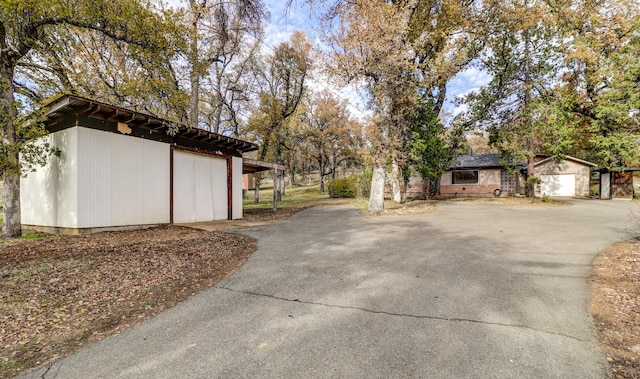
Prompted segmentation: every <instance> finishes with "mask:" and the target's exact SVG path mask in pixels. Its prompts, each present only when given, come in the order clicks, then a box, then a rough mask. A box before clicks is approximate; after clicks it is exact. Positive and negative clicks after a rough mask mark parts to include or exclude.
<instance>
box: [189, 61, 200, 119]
mask: <svg viewBox="0 0 640 379" xmlns="http://www.w3.org/2000/svg"><path fill="white" fill-rule="evenodd" d="M194 65H195V63H194ZM189 80H190V81H191V99H190V100H189V108H190V109H189V121H190V126H191V127H192V128H197V127H198V117H199V116H198V114H199V113H198V103H199V100H200V75H198V73H197V72H196V67H193V68H192V69H191V75H190V77H189Z"/></svg>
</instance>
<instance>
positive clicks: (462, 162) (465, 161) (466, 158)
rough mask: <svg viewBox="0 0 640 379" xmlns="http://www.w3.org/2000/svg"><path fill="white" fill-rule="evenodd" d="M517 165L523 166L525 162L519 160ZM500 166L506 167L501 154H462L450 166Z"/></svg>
mask: <svg viewBox="0 0 640 379" xmlns="http://www.w3.org/2000/svg"><path fill="white" fill-rule="evenodd" d="M516 166H518V167H519V166H523V163H522V162H519V163H517V164H516ZM500 167H505V162H503V161H501V160H500V154H478V155H460V156H459V157H458V158H456V159H455V160H454V161H453V163H451V165H450V166H449V168H450V169H465V168H500Z"/></svg>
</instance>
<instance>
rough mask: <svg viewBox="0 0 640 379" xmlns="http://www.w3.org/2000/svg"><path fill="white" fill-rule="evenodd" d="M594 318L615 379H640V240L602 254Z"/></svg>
mask: <svg viewBox="0 0 640 379" xmlns="http://www.w3.org/2000/svg"><path fill="white" fill-rule="evenodd" d="M591 294H592V299H591V315H592V316H593V322H594V325H595V327H596V330H597V331H598V341H599V343H600V346H601V347H602V349H603V350H604V351H605V352H606V354H607V360H608V361H609V365H610V366H611V370H612V371H613V377H614V378H634V379H638V378H640V240H632V241H627V242H622V243H619V244H617V245H615V246H613V247H611V248H609V249H608V250H606V251H604V252H603V253H601V254H600V255H599V256H598V257H597V258H596V259H595V261H594V263H593V271H592V273H591Z"/></svg>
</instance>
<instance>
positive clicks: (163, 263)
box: [0, 202, 640, 378]
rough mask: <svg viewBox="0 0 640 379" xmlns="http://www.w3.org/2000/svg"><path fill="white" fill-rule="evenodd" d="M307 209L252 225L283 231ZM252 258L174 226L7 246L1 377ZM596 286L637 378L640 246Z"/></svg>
mask: <svg viewBox="0 0 640 379" xmlns="http://www.w3.org/2000/svg"><path fill="white" fill-rule="evenodd" d="M506 204H509V203H508V202H507V203H506ZM518 205H521V202H518ZM304 208H306V207H299V208H289V209H283V210H279V211H277V212H264V211H257V210H256V211H253V213H254V214H248V215H247V216H248V219H249V220H252V221H256V220H259V221H266V222H277V221H279V220H282V219H285V218H287V217H288V216H290V215H291V214H293V213H295V212H297V211H299V210H301V209H304ZM431 211H433V204H432V203H430V202H413V204H412V203H409V204H408V205H407V206H405V207H399V208H397V209H396V210H393V209H391V210H387V211H385V212H384V215H394V214H413V213H420V212H431ZM254 249H255V241H253V240H251V239H250V238H248V237H245V236H243V235H240V234H229V233H223V232H207V231H201V230H193V229H188V228H183V227H177V226H165V227H159V228H153V229H147V230H139V231H131V232H113V233H99V234H94V235H87V236H77V237H49V238H47V239H42V240H36V241H12V242H2V241H0V378H10V377H13V376H16V375H18V374H20V373H22V372H24V371H27V370H29V369H31V368H35V367H38V366H42V365H44V364H46V363H48V362H51V361H54V360H57V359H59V358H61V357H63V356H66V355H68V354H70V353H72V352H73V351H75V350H78V349H79V348H81V347H82V346H85V345H87V344H89V343H92V342H95V341H97V340H99V339H101V338H104V337H106V336H109V335H113V334H117V333H118V332H120V331H122V330H123V329H125V328H127V327H129V326H131V325H133V324H135V323H138V322H140V321H142V320H144V319H146V318H149V317H151V316H153V315H155V314H157V313H159V312H161V311H162V310H164V309H166V308H169V307H171V306H173V305H175V304H177V303H179V302H181V301H183V300H185V299H187V298H188V297H190V296H193V295H194V294H196V293H197V292H199V291H201V290H203V289H205V288H207V287H209V286H211V285H213V284H214V283H217V282H218V281H220V280H222V279H223V278H225V277H227V276H228V275H230V274H231V273H233V272H234V271H235V270H236V269H237V268H238V267H240V266H241V265H242V263H243V262H244V261H245V260H246V258H247V257H248V256H249V255H250V254H251V253H252V252H253V250H254ZM591 286H592V293H593V300H592V304H591V312H592V314H593V319H594V324H595V326H596V329H597V331H598V338H599V342H600V344H601V346H602V348H603V349H604V351H605V352H606V354H607V357H608V360H609V363H610V365H611V368H612V371H613V376H614V378H640V300H639V297H640V241H629V242H625V243H621V244H618V245H616V246H613V247H612V248H610V249H609V250H607V251H605V252H603V253H602V254H600V256H599V257H598V258H597V259H596V260H595V261H594V269H593V274H592V277H591Z"/></svg>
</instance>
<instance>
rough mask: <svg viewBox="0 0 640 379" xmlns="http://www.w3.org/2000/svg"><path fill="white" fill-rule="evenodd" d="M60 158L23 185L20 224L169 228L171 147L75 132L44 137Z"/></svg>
mask: <svg viewBox="0 0 640 379" xmlns="http://www.w3.org/2000/svg"><path fill="white" fill-rule="evenodd" d="M45 138H48V139H49V140H50V141H52V142H53V144H54V145H55V146H56V147H58V149H60V150H61V156H60V158H57V157H51V158H50V160H49V164H47V165H46V166H45V167H41V168H39V169H38V171H37V172H36V173H33V174H30V175H29V176H28V177H27V178H26V179H23V181H22V182H21V189H22V194H21V196H20V200H21V205H22V223H23V224H26V225H38V226H50V227H60V228H74V229H81V228H100V227H114V226H128V225H148V224H165V223H169V189H170V188H169V145H168V144H165V143H161V142H156V141H149V140H145V139H142V138H136V137H130V136H125V135H119V134H115V133H108V132H104V131H99V130H94V129H89V128H84V127H73V128H69V129H65V130H62V131H59V132H55V133H52V134H50V135H49V136H47V137H45Z"/></svg>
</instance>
